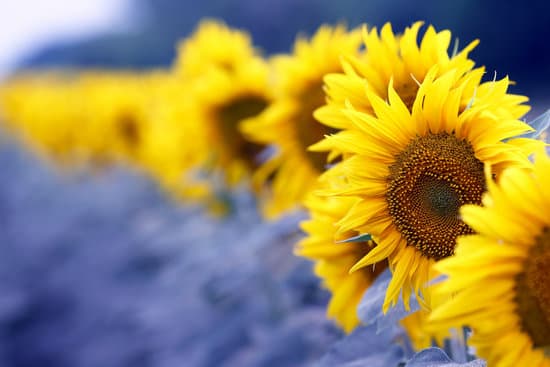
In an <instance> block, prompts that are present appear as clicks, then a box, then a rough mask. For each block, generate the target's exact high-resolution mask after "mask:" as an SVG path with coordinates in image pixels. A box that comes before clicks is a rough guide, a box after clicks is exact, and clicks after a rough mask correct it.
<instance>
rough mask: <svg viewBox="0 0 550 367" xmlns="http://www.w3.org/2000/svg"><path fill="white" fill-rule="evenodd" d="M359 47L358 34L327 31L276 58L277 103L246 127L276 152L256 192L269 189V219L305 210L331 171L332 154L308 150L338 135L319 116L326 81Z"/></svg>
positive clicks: (260, 176) (338, 28)
mask: <svg viewBox="0 0 550 367" xmlns="http://www.w3.org/2000/svg"><path fill="white" fill-rule="evenodd" d="M359 44H360V33H359V32H358V31H347V30H346V28H345V27H344V26H336V27H329V26H322V27H320V28H319V30H318V31H317V32H316V33H315V35H313V37H312V38H311V39H307V38H303V37H300V38H298V39H297V40H296V43H295V45H294V51H293V53H292V54H291V55H279V56H275V57H274V58H273V59H272V63H273V65H274V69H275V75H276V77H277V79H276V81H275V85H274V86H273V88H274V90H275V92H274V93H275V100H274V102H273V103H272V104H271V105H269V107H268V108H267V109H266V110H265V111H264V112H263V113H262V114H260V115H258V116H257V117H256V118H254V119H250V120H248V121H246V122H244V123H243V125H242V131H243V132H244V133H245V135H246V136H247V138H248V139H250V140H252V141H255V142H257V143H259V144H265V145H271V146H274V147H275V149H276V151H275V154H274V155H272V156H271V157H270V158H269V160H267V161H266V162H265V163H264V164H263V166H262V167H261V168H260V169H259V170H257V171H256V173H255V175H254V186H255V188H256V189H257V190H262V189H264V192H263V196H264V198H263V201H262V202H263V204H264V208H263V212H264V215H265V216H266V217H268V218H272V217H274V216H277V215H279V214H281V213H282V212H284V211H286V210H289V209H292V208H295V207H297V206H298V205H300V201H301V200H302V199H303V198H305V195H306V194H307V193H308V191H309V190H310V189H311V188H312V186H313V185H314V183H315V181H316V179H317V177H318V176H319V174H320V173H321V172H323V171H324V170H325V165H326V163H327V154H325V153H315V152H309V151H308V150H307V148H308V146H310V145H311V144H313V143H315V142H317V141H319V140H320V139H322V138H323V136H324V135H325V134H328V133H330V132H332V130H331V129H330V128H328V127H326V126H324V125H322V124H320V123H319V122H318V121H316V120H315V118H313V111H315V109H317V108H318V107H320V106H322V105H323V104H324V103H325V94H324V91H323V76H324V75H325V74H327V73H332V72H338V71H341V70H342V67H341V63H340V58H341V55H342V54H352V55H355V54H358V53H359ZM267 182H269V183H270V185H267V186H269V189H268V190H267V191H268V192H266V190H265V186H266V185H265V184H266V183H267Z"/></svg>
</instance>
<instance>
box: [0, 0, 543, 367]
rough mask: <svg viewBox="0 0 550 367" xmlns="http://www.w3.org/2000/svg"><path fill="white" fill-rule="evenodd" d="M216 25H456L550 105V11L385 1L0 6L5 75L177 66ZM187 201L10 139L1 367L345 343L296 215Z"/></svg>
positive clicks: (255, 354) (501, 70)
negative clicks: (209, 25) (329, 314)
mask: <svg viewBox="0 0 550 367" xmlns="http://www.w3.org/2000/svg"><path fill="white" fill-rule="evenodd" d="M204 17H215V18H221V19H223V20H225V21H226V22H227V23H228V24H229V25H230V26H233V27H239V28H244V29H246V30H249V31H250V32H251V34H252V36H253V39H254V42H255V43H256V45H258V46H259V47H261V48H262V49H263V50H264V52H265V53H266V54H272V53H276V52H287V51H289V50H290V48H291V45H292V43H293V40H294V39H295V37H296V34H298V33H302V34H312V33H313V32H314V30H315V29H316V28H317V27H318V26H319V25H320V24H322V23H335V22H346V23H347V24H349V25H350V26H354V25H358V24H361V23H365V22H366V23H368V24H369V25H374V26H381V25H383V24H384V23H385V22H387V21H391V22H392V24H393V28H394V30H395V31H396V32H399V31H400V30H402V29H403V28H404V27H406V26H408V25H410V24H411V23H412V22H414V21H416V20H424V21H426V23H431V24H433V25H435V27H436V29H438V30H439V29H444V28H447V29H450V30H451V31H452V32H453V36H455V37H457V38H459V39H460V44H461V45H462V46H464V45H466V44H468V43H469V42H470V41H472V40H473V39H476V38H479V39H480V40H481V44H480V45H479V46H478V47H477V48H476V49H475V50H474V52H473V53H472V54H471V57H472V58H473V59H475V60H476V61H477V63H478V64H479V65H485V66H486V67H487V71H488V73H490V75H491V76H492V75H493V72H495V71H496V73H497V75H498V76H499V77H502V76H504V75H509V76H510V77H511V78H512V79H513V80H515V81H516V85H515V86H514V87H513V92H514V93H519V94H524V95H527V96H529V97H530V99H531V104H532V105H533V107H534V111H533V112H531V113H530V114H529V115H528V116H529V117H531V118H532V117H534V116H536V115H537V114H539V113H541V112H542V111H544V110H545V109H547V108H548V107H549V105H550V91H549V88H548V86H549V81H550V47H548V35H549V34H550V3H549V2H547V1H543V0H532V1H523V2H519V1H516V2H514V1H512V2H502V1H496V0H491V1H483V2H480V1H474V0H462V1H454V2H451V1H414V2H413V1H405V0H401V1H394V2H390V1H387V0H347V1H332V0H279V1H272V0H242V1H227V0H203V1H197V2H190V1H177V0H79V1H68V0H43V1H35V0H17V1H4V2H3V4H2V6H1V11H0V24H1V32H0V78H2V77H6V76H8V75H9V74H10V73H13V72H15V71H16V70H20V69H27V68H37V69H40V68H51V67H55V68H58V67H70V68H89V67H94V68H97V67H101V68H135V69H147V68H151V67H155V66H168V65H170V64H171V62H172V60H173V59H174V56H175V46H176V44H177V42H178V40H180V39H181V38H183V37H185V36H187V35H188V34H189V33H190V32H191V31H192V30H193V29H194V27H195V26H196V25H197V23H198V21H199V20H200V19H202V18H204ZM235 200H236V202H237V204H238V205H237V206H238V208H239V210H238V212H237V214H235V215H233V216H231V217H230V218H229V219H226V220H220V219H213V218H211V217H209V216H208V215H207V214H205V213H204V210H202V209H201V208H198V207H191V206H189V207H188V206H181V205H177V204H175V203H172V202H170V201H169V200H168V199H167V198H165V197H164V196H163V195H162V194H160V193H159V192H158V190H157V188H156V187H155V185H154V184H153V183H151V182H150V181H149V180H148V179H147V178H145V177H141V176H140V175H139V174H137V173H134V172H128V171H127V170H126V169H124V168H122V167H114V168H109V169H106V170H105V171H104V172H102V174H101V175H98V176H94V177H91V176H90V175H87V174H85V173H79V172H76V173H73V174H71V175H62V174H60V172H59V171H58V170H56V169H51V167H49V166H46V165H45V164H44V162H42V161H39V160H38V159H37V158H35V157H33V156H32V155H31V154H30V153H26V152H24V151H23V150H22V149H21V148H20V147H18V146H16V145H14V144H13V143H12V142H11V141H9V140H8V139H7V138H6V137H5V136H3V135H2V134H1V133H0V247H1V248H2V257H1V258H0V259H1V260H0V262H1V264H0V366H6V367H11V366H14V367H27V366H28V367H33V366H41V367H42V366H44V367H49V366H52V367H64V366H67V367H79V366H94V367H96V366H132V367H141V366H143V367H148V366H230V365H232V366H300V365H311V364H313V363H314V362H315V361H318V360H319V359H320V358H322V356H323V355H324V354H326V353H327V352H328V351H329V350H330V348H331V346H332V345H333V344H334V343H335V342H336V341H337V340H339V339H340V338H342V334H341V333H340V332H339V331H338V330H337V329H336V328H335V327H334V326H333V324H332V323H331V322H330V321H327V320H326V319H325V315H324V314H325V305H326V302H327V299H328V295H327V294H326V292H324V291H323V290H320V289H319V287H318V281H317V279H316V278H315V277H314V276H313V275H312V272H311V265H310V264H309V263H308V262H307V261H305V260H303V259H299V258H295V257H293V255H292V246H293V244H294V243H295V242H296V240H297V239H298V238H299V236H300V234H299V231H298V230H297V223H298V222H299V220H300V219H301V218H303V216H302V215H300V214H294V215H292V216H289V217H287V218H285V219H284V220H282V221H280V222H276V223H271V224H266V223H263V222H262V221H261V219H260V217H259V215H258V213H257V212H256V209H255V205H254V203H253V200H252V199H251V198H250V197H249V196H248V195H247V194H246V193H239V194H236V199H235Z"/></svg>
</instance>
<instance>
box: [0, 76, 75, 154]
mask: <svg viewBox="0 0 550 367" xmlns="http://www.w3.org/2000/svg"><path fill="white" fill-rule="evenodd" d="M77 95H78V86H77V85H76V84H75V83H74V82H73V78H72V76H70V75H68V74H66V73H61V72H47V73H25V74H20V75H17V76H14V77H12V78H10V79H8V80H6V81H5V82H4V83H3V84H2V85H1V86H0V118H1V119H2V120H3V121H2V122H3V125H4V126H5V127H6V128H7V129H8V130H9V132H11V133H12V134H14V135H16V136H17V137H19V138H20V139H21V140H22V141H23V142H24V143H25V144H27V145H28V146H29V147H30V148H31V149H33V150H35V151H36V152H38V153H39V154H41V155H43V156H44V157H47V158H54V159H55V160H56V161H57V162H66V163H69V161H73V160H74V157H73V156H72V155H73V154H72V153H74V147H75V143H76V141H77V140H78V134H77V133H76V132H77V131H76V129H75V121H79V120H80V117H81V114H80V111H79V102H80V101H79V99H78V97H77Z"/></svg>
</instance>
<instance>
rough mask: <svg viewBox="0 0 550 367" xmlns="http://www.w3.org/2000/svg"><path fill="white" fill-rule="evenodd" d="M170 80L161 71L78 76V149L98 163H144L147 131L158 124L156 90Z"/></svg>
mask: <svg viewBox="0 0 550 367" xmlns="http://www.w3.org/2000/svg"><path fill="white" fill-rule="evenodd" d="M168 78H169V75H168V73H166V72H162V71H155V72H147V73H134V72H129V71H117V72H114V71H99V70H98V71H87V72H84V73H82V74H81V75H79V77H78V80H77V82H78V84H79V86H80V89H79V91H80V92H79V95H78V97H79V98H80V99H81V103H80V105H81V108H82V111H81V114H82V118H81V121H79V122H77V123H75V126H74V129H75V130H77V131H78V134H79V136H80V139H79V142H80V143H79V144H80V146H79V147H78V148H79V149H80V150H81V151H85V152H88V154H89V155H90V159H91V160H92V161H95V162H99V163H102V162H103V163H105V162H107V163H112V162H113V161H117V160H123V161H126V162H131V163H133V164H141V163H140V160H141V157H140V155H141V150H142V144H143V142H144V139H145V131H146V130H147V129H148V125H150V124H151V123H154V122H155V121H154V115H153V114H152V113H151V110H153V111H154V110H155V104H156V103H158V101H157V100H156V99H155V90H156V89H157V88H158V86H157V85H158V84H162V83H165V82H166V80H167V79H168Z"/></svg>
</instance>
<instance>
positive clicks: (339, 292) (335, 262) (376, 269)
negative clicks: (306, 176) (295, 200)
mask: <svg viewBox="0 0 550 367" xmlns="http://www.w3.org/2000/svg"><path fill="white" fill-rule="evenodd" d="M346 199H347V200H335V199H334V198H322V197H318V196H314V195H308V198H307V199H306V200H305V201H304V205H305V207H306V209H307V210H308V212H309V215H310V219H309V220H307V221H304V222H302V223H301V225H300V226H301V228H302V230H303V231H304V232H305V233H306V237H305V238H304V239H303V240H301V241H300V242H299V243H298V244H297V245H296V250H295V253H296V254H297V255H300V256H304V257H306V258H309V259H311V260H313V261H314V262H315V273H316V274H317V276H319V278H321V279H322V281H323V285H324V286H325V287H326V288H327V289H328V290H329V291H330V292H331V294H332V296H331V299H330V302H329V304H328V309H327V315H328V316H329V317H330V318H334V319H335V320H336V322H337V324H338V325H339V326H340V327H342V328H343V329H344V331H345V332H347V333H349V332H351V331H352V330H353V329H354V328H355V327H356V326H357V325H359V323H360V320H359V318H358V316H357V306H358V305H359V301H360V300H361V298H362V296H363V294H364V293H365V290H366V289H367V288H368V287H369V286H370V285H371V284H372V282H374V280H375V279H376V277H377V276H378V275H379V274H380V273H381V272H383V271H384V270H386V269H387V267H388V264H387V261H386V260H382V261H381V262H380V263H377V264H375V265H373V266H372V267H369V268H363V269H361V270H360V271H356V272H354V273H351V274H350V272H349V270H350V269H351V267H352V266H353V265H354V264H355V263H356V262H357V261H359V260H360V259H361V258H363V257H364V256H365V255H366V254H368V253H369V251H371V250H372V249H373V248H374V243H373V241H371V240H367V241H360V242H349V243H335V242H339V241H341V240H345V239H348V238H350V237H353V236H354V235H356V234H357V233H355V232H353V231H349V232H347V233H336V232H337V227H336V226H335V223H336V221H337V220H338V219H339V218H341V216H342V215H343V214H344V213H345V212H347V210H349V208H350V207H351V206H352V205H353V203H354V202H355V200H354V199H351V198H346Z"/></svg>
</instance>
